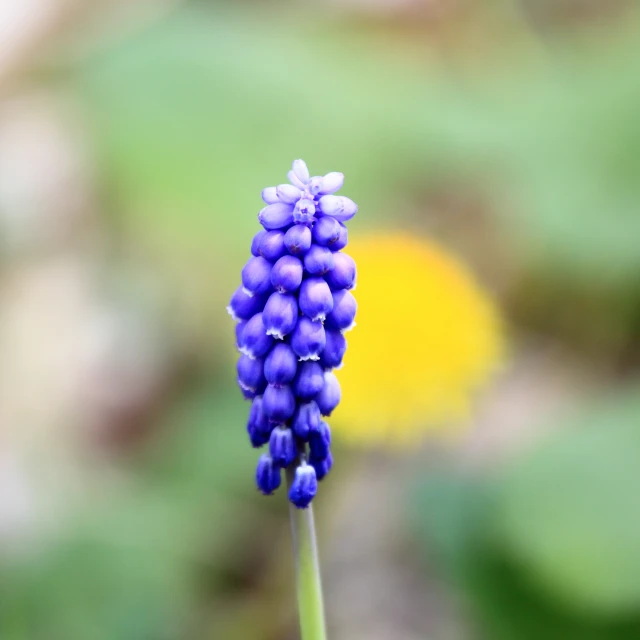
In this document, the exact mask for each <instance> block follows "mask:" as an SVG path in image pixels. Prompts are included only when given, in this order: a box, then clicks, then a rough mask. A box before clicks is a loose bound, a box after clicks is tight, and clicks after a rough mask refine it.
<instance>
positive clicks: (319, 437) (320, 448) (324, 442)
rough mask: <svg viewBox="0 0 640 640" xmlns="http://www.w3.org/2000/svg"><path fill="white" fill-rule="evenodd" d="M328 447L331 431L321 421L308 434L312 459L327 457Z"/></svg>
mask: <svg viewBox="0 0 640 640" xmlns="http://www.w3.org/2000/svg"><path fill="white" fill-rule="evenodd" d="M272 437H273V436H272ZM330 446H331V429H329V425H328V424H327V423H326V422H324V421H321V422H320V426H319V428H318V429H315V430H314V431H311V432H310V433H309V451H310V452H311V455H312V456H313V457H314V458H317V459H319V460H322V458H326V457H327V456H328V455H329V448H330Z"/></svg>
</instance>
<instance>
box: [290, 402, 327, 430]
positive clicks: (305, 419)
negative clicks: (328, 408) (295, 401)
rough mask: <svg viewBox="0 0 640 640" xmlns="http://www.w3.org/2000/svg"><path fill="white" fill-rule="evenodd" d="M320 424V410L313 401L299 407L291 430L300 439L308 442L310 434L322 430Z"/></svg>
mask: <svg viewBox="0 0 640 640" xmlns="http://www.w3.org/2000/svg"><path fill="white" fill-rule="evenodd" d="M320 422H321V418H320V409H318V405H317V404H316V403H315V402H313V400H312V401H311V402H305V403H304V404H301V405H299V406H298V409H297V410H296V412H295V413H294V415H293V421H292V423H291V428H292V429H293V432H294V433H295V435H296V436H297V437H298V438H301V439H302V440H307V439H308V438H309V433H310V432H312V431H318V430H319V429H320Z"/></svg>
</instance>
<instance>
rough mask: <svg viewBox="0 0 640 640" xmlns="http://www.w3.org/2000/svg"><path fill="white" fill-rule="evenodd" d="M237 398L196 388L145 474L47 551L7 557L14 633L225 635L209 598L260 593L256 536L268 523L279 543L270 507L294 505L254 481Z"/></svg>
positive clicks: (80, 516) (5, 586)
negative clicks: (263, 493) (262, 494)
mask: <svg viewBox="0 0 640 640" xmlns="http://www.w3.org/2000/svg"><path fill="white" fill-rule="evenodd" d="M234 391H235V390H234ZM235 398H236V394H235V393H225V391H224V390H218V392H217V393H215V392H214V393H212V390H211V387H205V388H203V389H202V390H201V391H199V392H196V393H194V394H192V395H191V397H190V398H187V399H185V402H184V403H183V404H181V405H180V406H179V407H178V408H176V410H175V411H174V412H173V413H172V415H169V416H167V419H166V424H165V425H164V427H163V429H165V430H166V432H165V437H164V438H161V439H159V440H158V444H157V446H156V447H155V448H153V447H152V448H151V450H149V451H146V452H141V453H140V454H139V456H140V457H139V459H137V460H132V461H131V462H132V463H133V462H135V468H136V476H135V477H133V478H132V477H128V478H127V480H126V482H127V485H126V486H125V487H124V488H123V490H121V491H117V492H115V495H113V496H111V497H108V498H102V499H98V500H96V502H95V504H91V505H87V507H86V508H84V509H82V510H81V511H80V512H79V513H77V514H76V516H75V517H74V518H73V519H72V520H71V521H70V522H68V523H66V525H65V527H64V530H62V531H58V532H56V533H55V536H54V537H53V539H50V540H48V541H47V544H46V545H44V546H43V548H42V549H40V551H38V552H37V553H36V554H35V555H33V556H31V555H26V556H24V557H19V556H18V557H15V558H13V559H9V558H5V559H4V560H3V564H2V575H1V577H0V628H1V629H2V638H3V639H4V638H6V639H7V640H23V639H24V640H27V639H28V640H32V639H34V638H46V639H47V640H76V639H77V640H94V639H95V640H103V639H104V640H107V639H109V640H111V639H113V638H118V639H119V640H139V639H141V638H158V639H161V638H177V637H180V638H188V637H193V638H203V637H207V636H208V635H209V633H210V634H211V637H219V636H218V635H217V633H216V632H218V633H220V632H222V633H223V635H224V632H223V631H221V629H219V628H217V627H216V624H219V623H221V621H223V620H224V617H223V616H220V619H219V620H216V619H214V620H208V621H207V617H208V615H209V613H208V611H207V610H208V609H209V604H208V599H209V598H213V597H214V596H215V594H222V593H226V595H227V597H230V595H232V594H233V593H234V590H237V589H241V588H246V589H251V587H252V584H253V583H254V582H255V581H256V580H258V578H259V562H258V561H257V560H258V558H259V556H260V554H261V553H262V552H263V551H264V549H263V547H262V545H260V544H256V541H255V540H254V536H253V534H252V533H251V532H252V531H254V527H255V526H257V525H258V523H260V527H261V528H262V531H263V533H264V540H265V544H268V543H269V540H270V539H271V538H270V535H269V531H276V530H278V528H279V527H280V524H281V523H280V521H279V519H278V518H275V517H272V518H270V517H269V511H270V510H275V509H278V507H282V506H283V505H282V503H281V502H280V501H275V500H269V501H266V500H258V499H257V494H256V493H255V491H254V488H253V485H252V484H251V483H250V482H247V478H250V477H251V475H252V472H253V466H254V463H255V460H254V458H255V453H254V452H253V451H252V450H251V448H250V447H247V446H246V442H245V434H244V433H243V430H242V428H238V425H242V424H243V423H244V420H245V416H244V406H243V405H242V404H240V403H238V402H235V401H234V400H235ZM123 471H124V469H123ZM283 514H284V516H286V509H285V510H283ZM284 516H283V517H284ZM249 540H251V545H247V544H246V543H247V542H248V541H249ZM236 554H238V555H236ZM245 572H246V573H245ZM201 605H202V606H203V607H204V609H203V610H202V611H200V610H199V607H200V606H201ZM234 624H236V625H237V621H234ZM211 625H213V626H211ZM246 626H247V625H245V627H246ZM249 628H251V625H249ZM239 633H240V635H239V636H238V637H245V636H243V635H242V629H240V632H239ZM225 637H232V636H231V635H229V636H225Z"/></svg>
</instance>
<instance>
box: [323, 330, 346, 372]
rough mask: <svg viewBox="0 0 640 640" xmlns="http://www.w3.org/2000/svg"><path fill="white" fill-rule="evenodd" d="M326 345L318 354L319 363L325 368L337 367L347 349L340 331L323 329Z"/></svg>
mask: <svg viewBox="0 0 640 640" xmlns="http://www.w3.org/2000/svg"><path fill="white" fill-rule="evenodd" d="M324 332H325V335H326V346H325V348H324V351H323V352H322V353H321V354H320V365H321V366H323V367H324V368H325V369H339V368H340V367H341V366H342V358H343V357H344V353H345V351H346V350H347V340H346V338H345V337H344V335H343V334H342V332H341V331H338V330H336V329H325V330H324Z"/></svg>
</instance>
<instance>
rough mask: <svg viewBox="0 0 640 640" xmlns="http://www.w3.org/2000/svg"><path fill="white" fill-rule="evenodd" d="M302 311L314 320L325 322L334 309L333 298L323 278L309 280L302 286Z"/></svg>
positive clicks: (300, 301) (300, 302)
mask: <svg viewBox="0 0 640 640" xmlns="http://www.w3.org/2000/svg"><path fill="white" fill-rule="evenodd" d="M299 305H300V311H302V313H304V315H305V316H307V317H309V318H311V319H312V320H324V319H325V318H326V317H327V314H328V313H329V312H330V311H331V310H332V309H333V296H332V295H331V289H329V285H328V284H327V283H326V282H325V281H324V280H323V279H322V278H309V279H308V280H305V281H304V282H303V283H302V285H301V286H300V296H299Z"/></svg>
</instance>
